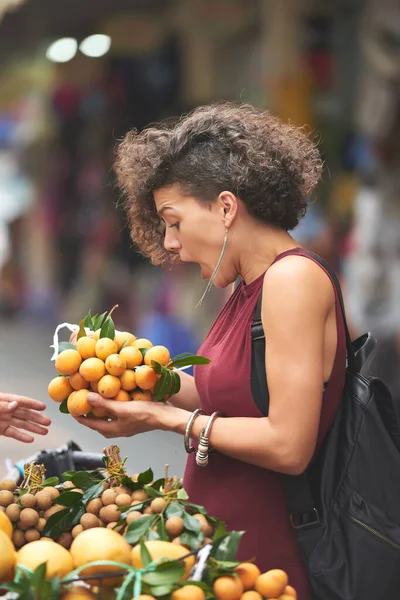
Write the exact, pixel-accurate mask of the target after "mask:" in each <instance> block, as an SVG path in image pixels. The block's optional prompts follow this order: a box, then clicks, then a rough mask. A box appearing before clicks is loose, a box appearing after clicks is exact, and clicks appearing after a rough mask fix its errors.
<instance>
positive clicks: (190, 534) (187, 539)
mask: <svg viewBox="0 0 400 600" xmlns="http://www.w3.org/2000/svg"><path fill="white" fill-rule="evenodd" d="M179 539H180V542H181V544H182V545H183V546H189V548H190V549H191V550H198V549H199V548H200V546H201V544H202V543H203V542H204V535H203V534H202V532H201V531H199V532H198V533H195V532H194V531H184V532H183V533H181V535H180V536H179Z"/></svg>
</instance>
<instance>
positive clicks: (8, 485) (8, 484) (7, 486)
mask: <svg viewBox="0 0 400 600" xmlns="http://www.w3.org/2000/svg"><path fill="white" fill-rule="evenodd" d="M16 487H17V484H16V483H15V481H13V480H12V479H3V481H0V490H7V491H9V492H14V490H15V489H16Z"/></svg>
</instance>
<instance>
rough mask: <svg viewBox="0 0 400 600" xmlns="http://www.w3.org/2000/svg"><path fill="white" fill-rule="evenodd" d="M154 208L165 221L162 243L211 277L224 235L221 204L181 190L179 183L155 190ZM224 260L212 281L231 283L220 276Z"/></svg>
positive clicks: (220, 283) (205, 276) (221, 284)
mask: <svg viewBox="0 0 400 600" xmlns="http://www.w3.org/2000/svg"><path fill="white" fill-rule="evenodd" d="M154 200H155V204H156V208H157V212H158V214H159V215H160V217H161V218H162V220H163V221H164V223H165V240H164V246H165V248H166V250H168V251H169V252H174V253H176V254H178V255H179V258H180V260H181V261H182V262H193V263H197V264H198V265H200V267H201V276H202V277H203V279H208V278H209V277H211V275H212V273H213V271H214V268H215V265H216V264H217V262H218V258H219V256H220V253H221V250H222V245H223V243H224V237H225V224H224V205H223V203H222V202H219V201H218V200H217V201H216V202H213V203H210V204H206V203H204V204H203V203H200V202H199V201H197V200H196V199H195V198H194V197H192V196H185V195H183V194H182V191H181V190H180V188H179V186H178V185H171V186H168V187H164V188H161V189H159V190H157V191H155V192H154ZM224 263H225V261H224V262H223V264H222V266H221V269H220V274H219V276H217V278H216V281H215V284H216V285H217V286H218V287H225V286H226V285H228V283H230V282H229V281H226V280H225V277H224V276H223V272H224V270H225V269H224V266H226V265H224Z"/></svg>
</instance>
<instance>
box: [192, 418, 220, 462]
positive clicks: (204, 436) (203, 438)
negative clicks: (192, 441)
mask: <svg viewBox="0 0 400 600" xmlns="http://www.w3.org/2000/svg"><path fill="white" fill-rule="evenodd" d="M220 416H221V413H220V412H214V413H213V414H212V415H211V417H210V418H209V419H208V422H207V425H206V427H205V429H202V430H201V431H200V436H199V445H198V447H197V452H196V464H197V466H198V467H206V466H207V465H208V455H209V452H210V450H211V448H210V441H209V436H210V431H211V427H212V426H213V424H214V421H215V420H216V419H217V418H218V417H220Z"/></svg>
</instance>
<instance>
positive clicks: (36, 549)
mask: <svg viewBox="0 0 400 600" xmlns="http://www.w3.org/2000/svg"><path fill="white" fill-rule="evenodd" d="M44 562H47V565H46V579H51V578H52V577H55V576H56V575H58V577H60V579H62V578H63V577H65V575H67V574H68V573H70V572H71V571H72V569H73V568H74V564H73V561H72V556H71V554H70V553H69V552H68V550H66V549H65V548H64V547H63V546H61V545H60V544H57V543H56V542H53V541H52V540H37V541H36V542H30V543H29V544H26V545H25V546H22V548H21V549H20V550H18V552H17V565H24V566H25V567H28V569H31V570H32V571H34V570H35V569H36V567H38V566H39V565H41V564H42V563H44Z"/></svg>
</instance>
